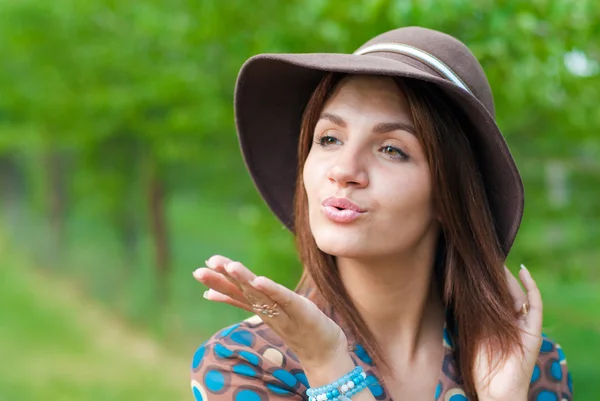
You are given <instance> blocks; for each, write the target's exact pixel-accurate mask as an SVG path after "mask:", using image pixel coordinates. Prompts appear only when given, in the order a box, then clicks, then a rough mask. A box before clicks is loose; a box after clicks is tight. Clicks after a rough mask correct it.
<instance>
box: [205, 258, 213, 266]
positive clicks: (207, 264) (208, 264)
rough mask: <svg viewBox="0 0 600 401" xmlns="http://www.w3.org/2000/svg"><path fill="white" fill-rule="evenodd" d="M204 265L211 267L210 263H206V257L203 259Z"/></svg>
mask: <svg viewBox="0 0 600 401" xmlns="http://www.w3.org/2000/svg"><path fill="white" fill-rule="evenodd" d="M204 265H205V266H206V267H210V268H212V266H211V265H210V263H208V259H206V260H205V261H204Z"/></svg>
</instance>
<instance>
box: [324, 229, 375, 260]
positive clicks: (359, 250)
mask: <svg viewBox="0 0 600 401" xmlns="http://www.w3.org/2000/svg"><path fill="white" fill-rule="evenodd" d="M358 231H359V230H358V228H357V227H351V226H338V227H336V226H329V227H316V228H315V229H313V236H314V238H315V242H316V244H317V247H319V249H320V250H321V251H323V252H325V253H327V254H329V255H333V256H338V257H343V258H353V259H354V258H361V257H364V256H367V255H368V253H369V248H370V247H369V245H368V243H367V241H366V239H365V238H362V235H361V233H359V232H358Z"/></svg>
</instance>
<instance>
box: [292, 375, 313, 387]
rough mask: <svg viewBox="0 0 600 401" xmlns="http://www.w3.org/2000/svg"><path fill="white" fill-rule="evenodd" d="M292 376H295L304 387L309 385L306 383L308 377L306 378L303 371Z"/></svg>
mask: <svg viewBox="0 0 600 401" xmlns="http://www.w3.org/2000/svg"><path fill="white" fill-rule="evenodd" d="M294 376H295V377H296V379H298V381H299V382H300V383H302V384H304V387H307V388H308V387H310V385H309V384H308V379H307V378H306V375H305V374H304V372H299V373H296V374H295V375H294Z"/></svg>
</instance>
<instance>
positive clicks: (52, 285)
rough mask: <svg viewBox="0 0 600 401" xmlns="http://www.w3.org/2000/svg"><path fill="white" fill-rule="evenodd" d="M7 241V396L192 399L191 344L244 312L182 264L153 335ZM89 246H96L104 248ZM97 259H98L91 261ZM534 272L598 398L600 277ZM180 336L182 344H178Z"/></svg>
mask: <svg viewBox="0 0 600 401" xmlns="http://www.w3.org/2000/svg"><path fill="white" fill-rule="evenodd" d="M213 241H215V239H213ZM207 242H208V241H207ZM207 242H204V243H202V244H201V245H200V246H198V247H196V249H197V252H193V251H192V252H190V254H189V255H187V258H189V259H188V260H187V261H186V262H185V264H186V265H187V264H189V265H192V263H193V260H195V259H196V256H195V255H198V256H200V255H201V256H204V254H206V252H207V250H206V249H207V248H210V244H207ZM213 244H214V243H213ZM2 245H3V244H2V238H1V237H0V255H2V264H1V265H0V305H2V307H1V308H0V323H1V324H0V358H2V364H0V400H5V399H6V400H19V401H29V400H32V401H33V400H39V399H46V400H53V401H54V400H57V401H62V400H67V401H68V400H77V401H80V400H83V399H85V400H89V401H97V400H98V401H99V400H115V401H119V400H138V399H139V400H145V401H151V400H189V399H191V398H190V391H189V387H188V366H189V362H190V358H191V355H192V352H193V350H194V345H198V344H199V343H200V342H202V341H203V340H204V339H205V338H206V336H208V335H210V334H211V333H212V332H213V331H214V330H216V329H217V328H219V327H222V326H225V325H226V324H229V323H231V322H234V321H236V320H238V319H240V318H242V317H245V316H242V315H243V314H240V313H239V312H237V311H236V310H234V309H233V308H231V307H229V306H227V305H216V304H211V303H208V302H206V301H204V300H202V298H201V293H202V290H203V288H201V286H199V285H198V284H197V283H195V282H194V281H193V280H192V279H191V269H188V270H187V271H186V272H183V271H178V272H176V275H175V277H174V278H173V280H174V283H173V285H174V286H175V287H179V288H181V290H182V292H185V291H187V292H188V294H187V296H182V295H183V294H181V293H180V294H178V296H180V297H181V298H180V300H179V302H172V304H171V305H169V307H168V308H165V309H164V310H162V311H158V310H153V311H152V310H151V311H150V313H154V314H155V315H156V316H157V321H162V323H163V325H164V324H165V323H166V326H167V327H168V328H169V330H172V329H173V328H174V327H179V329H178V330H176V331H177V333H176V335H175V338H174V337H173V333H167V334H169V335H170V336H171V337H170V339H169V340H168V341H169V342H168V346H167V344H166V343H165V341H166V340H161V339H160V338H157V336H156V333H153V334H152V335H150V333H151V331H143V330H142V329H140V328H135V327H133V326H132V323H131V321H129V320H128V321H125V320H123V319H121V318H119V317H117V316H116V314H115V313H114V312H111V311H112V310H114V306H115V305H113V304H111V305H112V306H113V308H107V307H106V304H105V303H104V302H98V298H97V297H96V296H93V295H92V294H91V293H90V292H89V289H90V287H89V283H87V282H85V281H79V280H73V279H72V278H71V277H70V276H69V278H68V280H67V279H65V278H62V279H61V278H58V276H57V275H56V274H49V273H43V274H42V273H41V270H40V269H38V268H36V267H37V266H35V264H34V263H33V262H32V258H31V257H30V255H27V258H25V257H20V258H19V257H18V256H19V255H21V256H24V252H23V250H22V249H20V250H19V251H17V250H16V249H13V250H10V251H9V250H8V249H6V246H4V249H3V247H2ZM246 246H248V244H246ZM237 252H239V253H245V252H244V251H241V250H238V251H237ZM92 253H94V254H95V255H98V252H97V250H96V251H95V252H92ZM98 265H101V262H95V263H94V264H92V265H91V266H87V267H88V268H90V269H93V268H95V267H96V266H98ZM63 273H64V274H67V275H70V274H72V273H73V271H70V270H69V269H66V270H63ZM108 273H109V272H108V271H101V270H97V271H95V272H93V274H91V275H90V277H98V278H99V277H104V280H107V277H109V276H110V275H109V274H108ZM533 274H534V278H535V279H536V281H537V282H538V285H539V287H540V289H541V290H542V295H543V298H544V310H545V320H544V331H545V332H546V334H548V335H549V336H550V337H551V338H552V339H554V340H556V341H557V342H558V343H559V344H561V346H562V347H563V349H564V351H565V353H566V356H567V361H568V364H569V367H570V370H571V372H572V374H573V382H574V390H575V397H576V398H575V399H576V400H577V401H596V400H598V399H599V396H598V395H599V394H600V380H598V377H600V362H599V360H600V288H599V287H600V285H599V283H598V282H593V281H589V282H578V281H564V280H560V279H558V278H557V277H556V276H555V275H551V274H544V273H543V272H542V271H536V272H534V273H533ZM179 276H180V277H179ZM188 276H190V277H188ZM115 278H117V276H115ZM108 284H110V283H108ZM115 284H116V283H115ZM184 289H185V290H184ZM123 290H126V288H124V289H123ZM194 294H195V295H194ZM124 299H129V300H131V298H124ZM190 300H191V301H190ZM117 304H118V303H117ZM150 304H151V303H149V305H150ZM117 309H118V308H117ZM121 312H122V311H121ZM125 315H126V314H125ZM119 316H124V315H123V314H122V313H120V314H119ZM142 321H143V320H142ZM186 322H187V323H190V322H191V323H194V324H187V323H186ZM201 329H202V330H201ZM179 335H183V336H185V340H183V339H182V338H179V337H178V336H179ZM190 337H192V338H193V340H192V341H191V343H190V341H189V338H190ZM174 340H177V342H178V343H179V347H178V348H173V347H172V344H173V342H174ZM181 344H184V345H183V346H182V345H181Z"/></svg>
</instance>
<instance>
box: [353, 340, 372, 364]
mask: <svg viewBox="0 0 600 401" xmlns="http://www.w3.org/2000/svg"><path fill="white" fill-rule="evenodd" d="M354 353H355V354H356V356H358V358H359V359H360V360H361V361H363V362H364V363H366V364H367V365H373V359H371V357H370V356H369V354H367V351H366V350H365V349H364V348H363V346H362V345H360V344H356V349H355V350H354Z"/></svg>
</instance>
